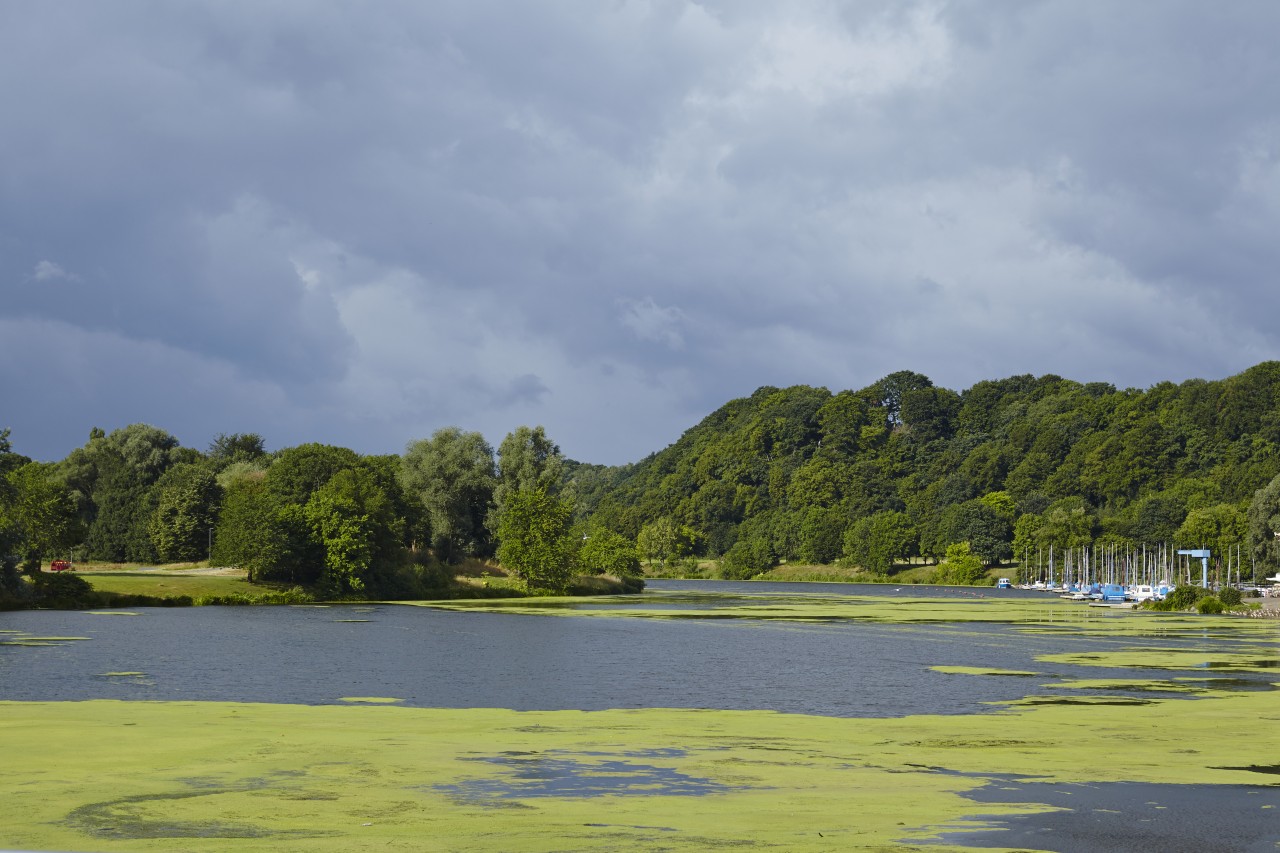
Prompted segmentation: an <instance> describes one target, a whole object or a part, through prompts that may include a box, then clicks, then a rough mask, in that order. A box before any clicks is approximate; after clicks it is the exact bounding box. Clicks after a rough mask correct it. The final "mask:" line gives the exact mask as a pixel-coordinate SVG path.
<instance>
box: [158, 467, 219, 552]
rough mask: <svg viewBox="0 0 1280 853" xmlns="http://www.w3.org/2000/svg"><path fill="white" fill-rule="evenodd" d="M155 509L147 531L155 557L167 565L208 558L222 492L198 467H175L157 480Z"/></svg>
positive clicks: (204, 471) (205, 472)
mask: <svg viewBox="0 0 1280 853" xmlns="http://www.w3.org/2000/svg"><path fill="white" fill-rule="evenodd" d="M155 490H156V493H157V497H156V509H155V512H153V513H152V514H151V519H150V521H149V522H148V525H147V531H148V533H149V534H150V535H151V543H152V545H154V546H155V549H156V554H157V556H158V557H159V558H160V559H161V560H164V561H167V562H176V561H179V560H198V559H200V558H201V557H207V556H211V553H210V552H211V540H212V530H213V525H214V519H215V518H216V515H217V511H218V505H219V503H220V502H221V500H222V489H221V488H219V486H218V481H217V480H216V479H215V478H214V476H213V473H212V472H211V471H209V469H208V468H205V467H204V466H201V465H193V464H182V465H175V466H174V467H172V468H170V469H169V470H168V471H165V472H164V474H162V475H161V476H160V479H159V480H157V481H156V485H155Z"/></svg>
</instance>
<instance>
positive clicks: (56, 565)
mask: <svg viewBox="0 0 1280 853" xmlns="http://www.w3.org/2000/svg"><path fill="white" fill-rule="evenodd" d="M49 568H50V569H52V570H53V571H55V572H74V571H75V570H76V567H75V566H73V565H71V561H70V560H54V561H53V562H52V563H50V564H49Z"/></svg>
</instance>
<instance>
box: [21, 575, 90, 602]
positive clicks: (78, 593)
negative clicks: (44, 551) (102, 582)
mask: <svg viewBox="0 0 1280 853" xmlns="http://www.w3.org/2000/svg"><path fill="white" fill-rule="evenodd" d="M31 585H32V588H33V590H34V598H35V603H36V606H37V607H53V608H58V609H72V608H76V607H89V606H92V604H93V600H94V599H93V587H92V586H91V585H90V584H89V582H88V581H87V580H85V579H84V578H82V577H77V576H76V575H74V574H70V573H62V574H53V573H51V572H39V573H37V574H35V575H32V576H31Z"/></svg>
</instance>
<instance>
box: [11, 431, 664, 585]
mask: <svg viewBox="0 0 1280 853" xmlns="http://www.w3.org/2000/svg"><path fill="white" fill-rule="evenodd" d="M564 464H565V460H564V457H563V454H562V453H561V452H560V449H559V447H558V446H556V444H555V443H554V442H552V441H551V440H550V438H548V437H547V435H546V433H545V431H544V430H543V429H542V427H533V428H530V427H520V428H519V429H517V430H515V431H514V432H512V433H510V434H509V435H508V436H507V437H506V438H505V439H504V440H503V442H502V444H501V445H500V447H499V448H498V450H497V452H496V453H495V451H494V450H493V449H492V448H491V447H490V445H489V444H488V443H487V442H486V441H485V439H484V438H483V436H481V435H480V434H479V433H468V432H464V431H462V430H459V429H457V428H452V427H451V428H447V429H442V430H439V431H438V432H436V433H435V434H434V435H433V436H431V437H430V438H428V439H423V440H421V441H415V442H413V443H411V444H410V445H409V446H408V448H407V449H406V452H405V453H404V454H402V455H394V454H393V455H382V456H362V455H360V454H358V453H356V452H355V451H353V450H350V449H348V448H344V447H335V446H331V445H324V444H314V443H312V444H303V445H299V446H297V447H290V448H286V449H283V450H280V451H278V452H275V453H268V452H267V451H266V450H265V447H264V442H263V439H262V437H261V436H259V435H257V434H252V433H250V434H235V435H220V436H218V437H217V439H215V441H214V442H213V443H212V444H211V446H210V447H209V448H208V449H207V451H205V452H199V451H196V450H193V449H191V448H184V447H182V446H180V444H179V443H178V441H177V439H176V438H174V437H173V436H172V435H170V434H168V433H167V432H165V431H164V430H161V429H158V428H156V427H153V426H150V425H147V424H132V425H130V426H127V427H123V428H121V429H118V430H115V431H113V432H111V433H110V434H107V433H104V432H103V431H102V430H99V429H94V430H93V431H92V432H91V434H90V437H89V440H88V442H87V443H86V444H85V445H84V446H83V447H80V448H77V449H76V450H74V451H72V452H71V453H70V454H69V455H68V456H67V457H66V458H65V459H63V460H61V461H60V462H54V463H43V462H35V461H32V460H30V459H27V458H26V457H23V456H21V455H19V454H17V453H15V452H14V451H13V449H12V445H11V442H10V440H9V433H8V431H4V432H0V475H3V476H0V558H2V559H3V560H4V561H5V563H6V570H7V571H9V572H10V573H12V572H13V571H14V570H15V569H17V568H19V567H21V568H24V569H26V570H27V571H34V570H36V569H38V568H39V567H40V565H41V562H42V561H43V560H45V559H47V558H49V557H55V556H57V557H65V556H68V555H71V554H75V555H77V556H78V557H80V558H82V559H87V560H96V561H108V562H143V563H146V562H180V561H197V560H203V559H208V560H209V561H210V562H211V563H212V564H215V565H223V566H239V567H243V568H245V569H247V571H248V576H249V579H250V580H251V581H255V582H261V583H267V582H271V583H283V584H292V585H298V586H303V587H307V588H312V589H315V590H317V591H318V592H320V593H321V594H323V595H327V596H338V597H343V596H361V595H378V596H385V597H416V596H421V595H429V594H432V593H433V592H438V591H439V590H440V589H441V588H443V587H445V586H447V585H448V584H449V582H450V580H451V578H452V573H451V572H449V571H448V567H449V566H450V565H451V564H456V563H457V562H459V561H461V560H463V559H466V558H480V559H486V558H492V557H496V558H497V559H499V560H500V561H501V563H502V565H503V566H504V567H505V568H507V569H508V570H509V571H510V572H511V573H513V574H514V575H516V576H517V577H518V578H520V579H521V580H523V581H524V582H525V584H526V585H527V587H528V588H529V589H530V590H533V591H539V592H563V591H564V590H565V589H566V588H567V587H568V585H569V583H570V581H571V580H572V578H573V577H574V576H575V575H577V574H600V573H608V574H614V575H617V576H625V577H628V578H635V577H638V575H639V574H640V560H639V557H638V555H637V554H636V551H635V546H634V543H632V542H630V541H628V540H626V539H625V538H624V537H622V536H619V535H617V534H614V533H612V532H611V531H608V530H604V529H599V528H597V527H595V526H592V525H590V524H588V523H586V522H584V521H582V520H581V519H579V518H577V517H576V516H575V513H574V502H573V500H572V497H571V494H570V493H569V492H568V491H567V490H566V484H565V481H564V477H563V475H562V472H563V469H564Z"/></svg>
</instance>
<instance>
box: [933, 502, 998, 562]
mask: <svg viewBox="0 0 1280 853" xmlns="http://www.w3.org/2000/svg"><path fill="white" fill-rule="evenodd" d="M942 527H943V529H944V530H945V531H946V533H945V538H946V540H947V542H948V543H956V542H967V543H968V544H969V547H970V548H971V549H972V552H973V554H975V555H976V556H978V557H980V558H981V559H982V562H983V563H985V564H986V565H988V566H991V565H996V564H998V563H999V562H1000V561H1001V560H1007V559H1009V558H1010V557H1012V556H1013V545H1012V540H1013V525H1012V524H1011V523H1010V520H1009V518H1008V516H1006V515H1005V514H1004V513H1003V512H1001V511H1000V510H997V509H994V508H993V507H992V505H991V503H989V502H987V501H984V500H982V499H981V498H978V499H974V500H970V501H965V502H964V503H962V504H954V505H952V506H950V507H947V509H946V511H945V512H944V513H943V516H942ZM948 554H950V550H948ZM948 559H949V558H948Z"/></svg>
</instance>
